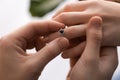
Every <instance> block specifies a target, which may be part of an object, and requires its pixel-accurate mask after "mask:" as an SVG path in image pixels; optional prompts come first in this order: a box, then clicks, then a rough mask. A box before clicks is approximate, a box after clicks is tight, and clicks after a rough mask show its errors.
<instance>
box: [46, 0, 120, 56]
mask: <svg viewBox="0 0 120 80" xmlns="http://www.w3.org/2000/svg"><path fill="white" fill-rule="evenodd" d="M111 5H112V6H111ZM119 8H120V4H118V3H116V2H111V1H104V0H99V1H97V0H88V1H87V0H85V1H80V2H75V3H69V4H67V5H66V6H65V7H64V8H63V9H61V10H60V11H59V12H58V13H57V14H56V15H55V16H54V20H56V21H59V22H62V23H64V24H66V25H68V28H66V29H65V30H64V31H65V34H64V36H65V37H66V38H68V39H69V40H70V46H69V48H68V49H67V50H66V51H64V53H66V54H65V55H64V58H68V57H77V56H78V55H79V54H78V50H79V49H78V48H80V47H81V48H80V50H81V52H82V51H83V50H84V48H85V44H86V42H85V40H86V38H85V36H86V27H87V24H88V21H89V19H90V18H91V17H93V16H96V15H98V16H101V17H102V19H103V24H102V27H103V39H102V46H119V45H120V37H119V30H120V27H119V26H120V23H119V21H120V15H118V14H119V13H120V11H119V10H118V9H119ZM60 36H61V35H60V34H59V33H58V32H56V33H54V34H51V35H48V36H47V37H46V38H45V40H44V41H45V42H49V41H51V40H53V39H55V38H57V37H60ZM79 43H81V44H79ZM78 44H79V45H78ZM73 53H74V54H73ZM72 54H73V55H72Z"/></svg>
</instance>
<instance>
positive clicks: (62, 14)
mask: <svg viewBox="0 0 120 80" xmlns="http://www.w3.org/2000/svg"><path fill="white" fill-rule="evenodd" d="M66 15H67V13H65V12H63V13H61V14H60V15H59V19H60V21H62V22H64V21H66V20H65V19H66Z"/></svg>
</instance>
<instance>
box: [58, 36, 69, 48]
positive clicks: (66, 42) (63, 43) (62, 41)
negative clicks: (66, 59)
mask: <svg viewBox="0 0 120 80" xmlns="http://www.w3.org/2000/svg"><path fill="white" fill-rule="evenodd" d="M57 42H58V43H59V44H60V47H61V48H63V50H64V49H66V48H68V46H69V40H68V39H67V38H65V37H60V38H58V39H57Z"/></svg>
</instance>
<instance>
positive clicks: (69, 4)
mask: <svg viewBox="0 0 120 80" xmlns="http://www.w3.org/2000/svg"><path fill="white" fill-rule="evenodd" d="M71 5H73V4H72V3H67V4H66V5H65V6H64V11H65V12H67V11H70V9H71Z"/></svg>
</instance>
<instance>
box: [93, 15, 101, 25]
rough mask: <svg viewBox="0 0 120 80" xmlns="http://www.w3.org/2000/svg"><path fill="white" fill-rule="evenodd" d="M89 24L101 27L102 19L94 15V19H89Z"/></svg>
mask: <svg viewBox="0 0 120 80" xmlns="http://www.w3.org/2000/svg"><path fill="white" fill-rule="evenodd" d="M91 25H93V26H95V27H101V26H102V19H101V18H100V17H97V16H96V17H94V19H93V20H92V21H91Z"/></svg>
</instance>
